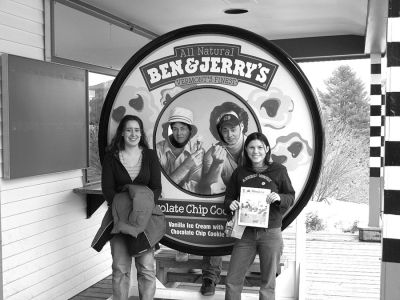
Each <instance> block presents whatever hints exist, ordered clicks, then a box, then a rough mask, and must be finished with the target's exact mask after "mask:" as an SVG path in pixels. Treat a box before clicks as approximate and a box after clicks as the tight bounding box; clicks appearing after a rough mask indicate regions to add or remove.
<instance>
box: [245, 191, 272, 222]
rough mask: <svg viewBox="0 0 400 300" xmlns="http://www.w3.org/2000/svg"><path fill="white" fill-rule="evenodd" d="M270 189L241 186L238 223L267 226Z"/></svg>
mask: <svg viewBox="0 0 400 300" xmlns="http://www.w3.org/2000/svg"><path fill="white" fill-rule="evenodd" d="M270 193H271V190H270V189H260V188H252V187H242V188H241V190H240V206H239V221H238V224H239V225H244V226H253V227H263V228H268V219H269V204H267V202H266V199H267V195H268V194H270Z"/></svg>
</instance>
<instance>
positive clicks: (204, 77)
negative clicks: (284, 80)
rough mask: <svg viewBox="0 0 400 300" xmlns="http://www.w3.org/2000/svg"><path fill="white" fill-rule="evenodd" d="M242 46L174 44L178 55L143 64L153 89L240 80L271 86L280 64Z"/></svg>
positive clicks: (265, 88)
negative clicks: (243, 51) (257, 55)
mask: <svg viewBox="0 0 400 300" xmlns="http://www.w3.org/2000/svg"><path fill="white" fill-rule="evenodd" d="M240 51H241V46H239V45H231V44H219V43H210V44H190V45H182V46H179V47H174V55H171V56H167V57H164V58H161V59H158V60H155V61H153V62H151V63H148V64H146V65H143V66H141V67H140V71H141V72H142V75H143V78H144V80H145V82H146V85H147V87H148V89H149V90H150V91H151V90H153V89H156V88H158V87H161V86H163V85H166V84H169V83H173V82H174V83H175V85H176V86H184V85H193V84H224V85H232V86H235V85H237V84H238V82H239V81H241V82H245V83H248V84H251V85H254V86H257V87H259V88H262V89H264V90H268V88H269V86H270V84H271V81H272V79H273V78H274V76H275V73H276V71H277V69H278V65H277V64H275V63H273V62H270V61H267V60H264V59H261V58H259V57H255V56H251V55H247V54H243V53H241V52H240Z"/></svg>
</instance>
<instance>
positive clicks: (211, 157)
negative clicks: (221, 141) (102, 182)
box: [203, 145, 226, 186]
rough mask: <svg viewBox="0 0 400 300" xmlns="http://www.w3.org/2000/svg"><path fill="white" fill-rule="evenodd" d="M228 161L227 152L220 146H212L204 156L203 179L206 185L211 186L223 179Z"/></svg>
mask: <svg viewBox="0 0 400 300" xmlns="http://www.w3.org/2000/svg"><path fill="white" fill-rule="evenodd" d="M225 159H226V150H225V149H224V148H223V147H221V146H219V145H215V146H212V147H211V148H210V149H209V150H208V151H207V153H206V155H205V156H204V163H203V174H204V175H203V178H204V185H205V186H211V184H213V183H216V182H218V180H220V179H221V172H222V168H223V166H224V161H225Z"/></svg>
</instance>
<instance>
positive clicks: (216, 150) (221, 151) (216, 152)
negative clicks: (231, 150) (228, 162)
mask: <svg viewBox="0 0 400 300" xmlns="http://www.w3.org/2000/svg"><path fill="white" fill-rule="evenodd" d="M211 157H212V158H213V161H215V162H216V163H217V164H222V163H223V162H224V161H225V159H226V150H225V148H224V147H222V146H219V145H214V146H213V151H212V153H211Z"/></svg>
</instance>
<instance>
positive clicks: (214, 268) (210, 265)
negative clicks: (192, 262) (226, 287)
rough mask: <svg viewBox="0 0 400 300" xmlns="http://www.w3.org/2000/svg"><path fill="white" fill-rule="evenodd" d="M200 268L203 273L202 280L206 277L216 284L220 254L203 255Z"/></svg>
mask: <svg viewBox="0 0 400 300" xmlns="http://www.w3.org/2000/svg"><path fill="white" fill-rule="evenodd" d="M201 269H202V273H203V280H204V279H205V278H208V279H210V280H211V281H212V282H214V283H215V284H217V283H218V282H219V280H220V275H221V269H222V256H203V264H202V266H201Z"/></svg>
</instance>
